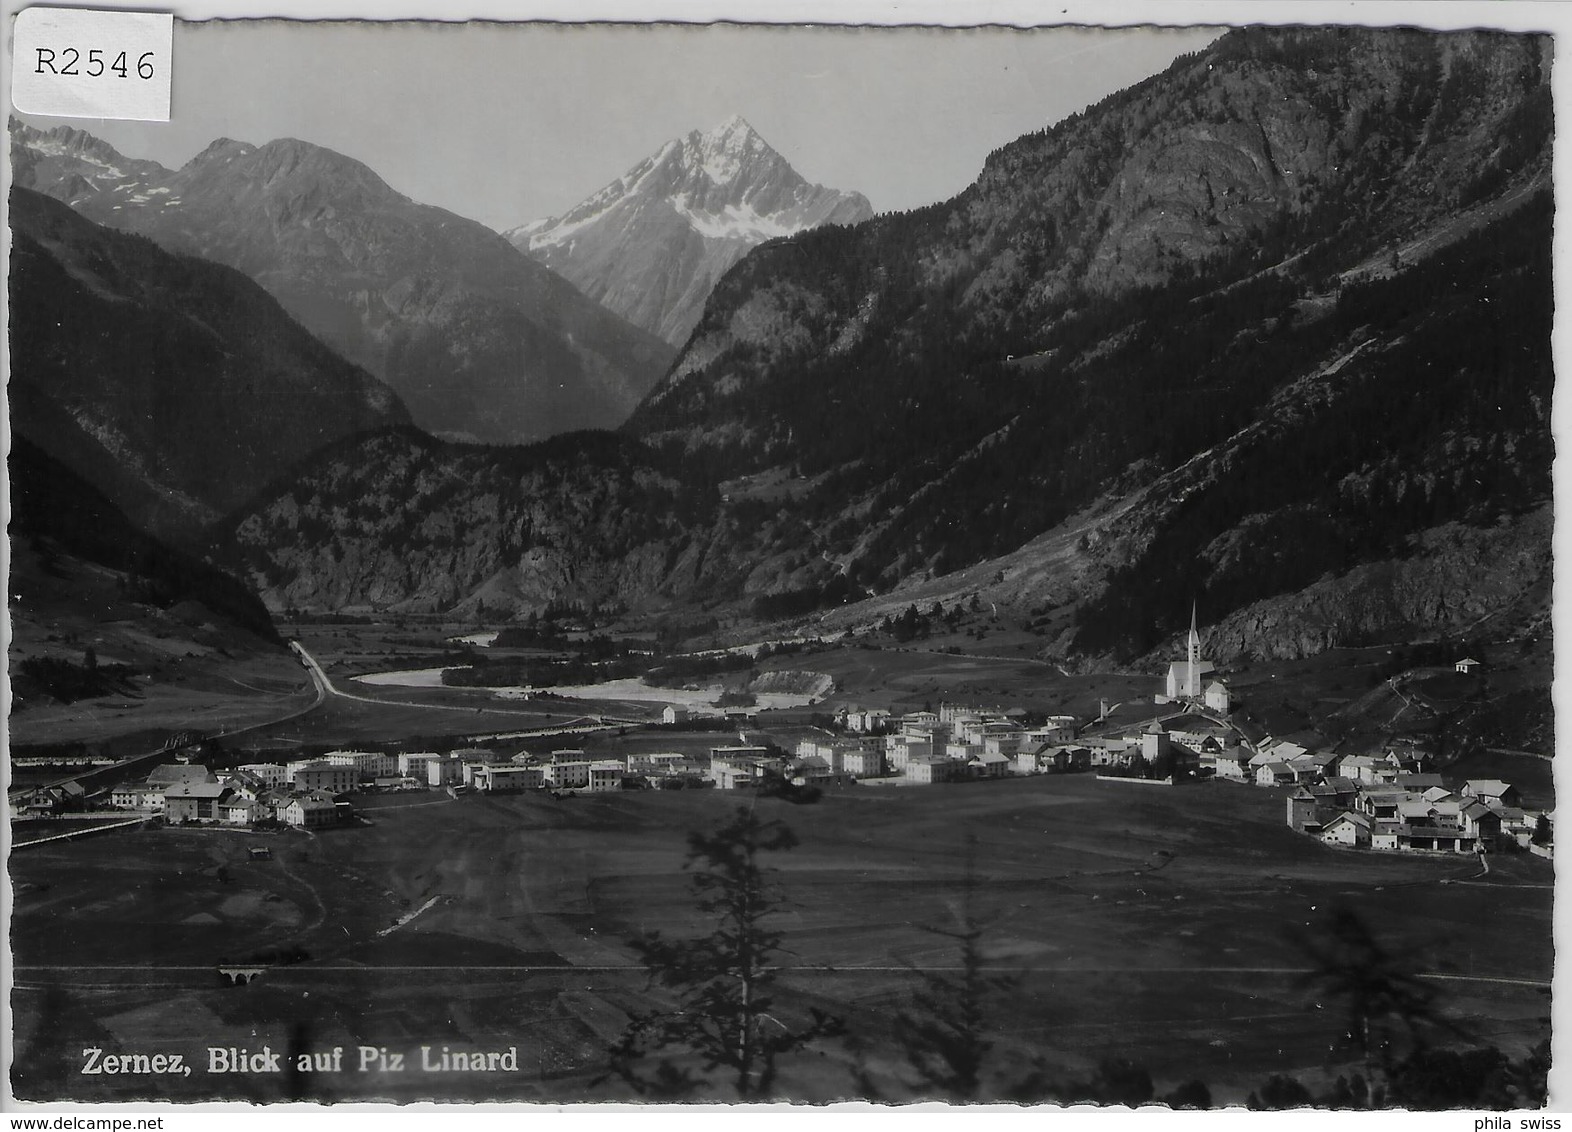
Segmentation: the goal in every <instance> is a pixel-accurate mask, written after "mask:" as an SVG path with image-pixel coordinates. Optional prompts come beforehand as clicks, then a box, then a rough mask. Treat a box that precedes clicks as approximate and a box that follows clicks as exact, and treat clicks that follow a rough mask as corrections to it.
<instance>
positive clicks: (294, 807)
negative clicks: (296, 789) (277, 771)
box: [279, 790, 339, 829]
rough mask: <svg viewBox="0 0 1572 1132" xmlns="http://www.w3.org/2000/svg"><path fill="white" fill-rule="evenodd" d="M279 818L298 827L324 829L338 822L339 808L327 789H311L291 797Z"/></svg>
mask: <svg viewBox="0 0 1572 1132" xmlns="http://www.w3.org/2000/svg"><path fill="white" fill-rule="evenodd" d="M279 820H280V821H282V822H284V823H285V824H287V825H292V826H294V827H295V828H296V829H324V828H327V827H328V826H333V825H337V824H338V820H339V809H338V806H337V804H336V803H335V802H334V801H333V797H332V795H331V794H329V793H328V792H327V791H325V790H311V791H307V792H305V793H302V794H296V795H295V796H293V797H292V798H290V799H289V801H288V802H287V803H285V805H284V808H283V810H282V812H281V813H280V814H279Z"/></svg>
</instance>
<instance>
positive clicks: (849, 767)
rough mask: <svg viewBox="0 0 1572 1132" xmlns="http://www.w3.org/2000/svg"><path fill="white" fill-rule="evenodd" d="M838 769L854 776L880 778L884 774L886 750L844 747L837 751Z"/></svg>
mask: <svg viewBox="0 0 1572 1132" xmlns="http://www.w3.org/2000/svg"><path fill="white" fill-rule="evenodd" d="M835 755H836V759H837V763H836V769H837V770H839V771H840V773H842V774H849V775H851V776H852V777H853V778H879V777H881V776H882V775H883V774H884V752H883V751H880V750H875V749H873V748H869V747H844V748H839V749H837V751H836V752H835Z"/></svg>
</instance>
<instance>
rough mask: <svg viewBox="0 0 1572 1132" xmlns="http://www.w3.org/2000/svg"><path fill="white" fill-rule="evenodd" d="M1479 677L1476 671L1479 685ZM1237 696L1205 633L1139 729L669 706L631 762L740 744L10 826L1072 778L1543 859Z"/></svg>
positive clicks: (357, 779)
mask: <svg viewBox="0 0 1572 1132" xmlns="http://www.w3.org/2000/svg"><path fill="white" fill-rule="evenodd" d="M1478 664H1479V662H1478V661H1475V660H1473V659H1471V658H1463V659H1461V660H1459V661H1458V662H1457V665H1456V667H1457V671H1458V672H1459V673H1463V674H1465V675H1466V674H1468V673H1470V672H1472V670H1473V669H1474V668H1475V667H1477V666H1478ZM1234 699H1235V698H1234V695H1233V693H1232V692H1231V690H1230V688H1229V687H1228V685H1227V683H1226V682H1225V681H1224V680H1223V679H1222V678H1221V676H1220V675H1218V674H1217V672H1216V670H1215V667H1214V666H1213V665H1212V664H1211V662H1209V661H1207V660H1206V659H1204V658H1203V657H1202V655H1201V638H1200V634H1199V632H1198V631H1197V629H1196V626H1195V623H1194V619H1193V616H1192V623H1191V628H1190V632H1189V634H1188V637H1187V641H1186V655H1185V657H1184V659H1182V660H1176V661H1174V662H1172V663H1171V664H1170V665H1169V667H1168V671H1167V673H1166V675H1165V678H1164V681H1163V685H1162V689H1161V691H1159V692H1157V693H1156V694H1155V695H1154V697H1153V700H1154V703H1153V707H1154V708H1155V709H1156V711H1155V713H1153V714H1150V715H1147V716H1145V717H1144V718H1142V719H1140V720H1138V721H1135V722H1129V721H1126V722H1119V723H1115V722H1113V721H1112V720H1110V719H1109V718H1108V717H1109V711H1108V709H1107V705H1106V703H1105V704H1104V710H1103V711H1102V712H1101V713H1100V714H1099V716H1098V718H1096V719H1092V720H1088V721H1085V722H1082V721H1079V720H1077V719H1076V718H1075V717H1073V716H1070V715H1047V714H1041V713H1039V714H1037V715H1035V716H1028V714H1027V713H1025V712H1023V711H1021V710H1019V709H1014V710H998V709H985V708H982V707H976V706H968V705H963V704H954V703H941V704H939V705H938V706H937V709H936V710H930V709H927V708H924V709H923V710H917V711H910V712H906V713H903V714H899V715H897V714H893V713H891V712H890V711H888V710H885V709H867V710H865V709H861V708H858V707H854V706H842V707H841V708H840V709H839V710H838V711H837V712H836V713H835V714H834V715H833V716H832V717H830V718H828V719H825V718H824V717H822V716H821V717H819V724H820V725H819V726H815V727H812V728H809V729H808V730H809V731H810V732H811V733H810V734H807V735H805V736H803V737H800V738H797V739H796V741H795V743H794V745H793V746H792V747H791V748H790V749H787V748H785V747H783V746H782V745H778V744H777V743H776V742H773V741H771V740H770V739H769V738H766V737H764V733H761V732H757V731H756V732H755V738H754V739H753V740H750V739H749V736H748V732H747V731H745V730H744V728H753V727H754V726H755V725H756V723H757V717H756V716H755V715H754V714H753V713H752V712H751V711H744V710H739V709H735V708H732V709H728V710H725V711H722V712H714V713H711V714H713V715H714V716H715V717H716V718H703V717H704V715H705V713H704V711H703V710H702V709H695V708H684V707H677V706H668V707H666V708H665V709H664V712H663V713H662V715H661V717H660V723H659V725H658V726H656V727H651V728H650V729H648V730H645V729H640V730H637V731H634V732H633V735H632V737H630V738H628V739H627V740H626V741H625V742H624V743H623V746H625V747H629V746H639V747H645V746H646V743H645V742H644V740H645V738H646V737H649V736H652V735H653V733H654V732H657V731H667V732H669V731H672V730H676V731H682V730H683V729H684V728H685V727H686V726H688V725H693V726H701V725H703V724H709V725H714V724H717V723H720V724H722V725H724V726H727V727H731V726H735V727H736V729H737V731H736V739H735V741H734V742H726V743H719V744H714V745H710V744H709V743H705V744H702V745H701V746H700V747H699V748H697V749H695V748H693V746H692V744H689V745H688V749H687V750H683V751H678V750H660V749H658V743H655V742H650V743H649V744H648V747H649V748H651V749H641V750H618V751H616V752H615V753H613V752H609V751H604V750H602V751H597V752H596V753H594V754H590V753H587V752H586V751H585V750H582V749H578V748H559V749H553V750H550V751H544V752H541V751H535V752H531V751H528V750H526V751H520V752H517V753H508V752H506V751H501V750H497V749H494V748H488V747H466V748H460V749H453V750H448V751H434V750H433V751H386V750H371V751H368V750H334V751H327V752H324V753H322V754H319V755H316V756H314V757H307V758H296V759H292V760H283V761H276V762H274V761H253V762H246V763H242V764H239V765H235V766H230V767H218V768H214V767H209V766H207V765H203V762H202V761H201V760H200V759H193V758H191V756H190V755H189V754H185V755H182V756H181V757H180V758H179V759H177V760H172V761H168V762H162V763H160V764H159V765H157V766H155V767H154V768H153V769H152V771H151V772H150V773H149V774H147V776H146V777H145V778H143V779H141V780H140V781H135V782H129V783H123V784H121V785H118V786H114V787H112V788H111V787H100V788H99V790H98V792H97V793H96V794H90V793H88V792H87V791H85V790H84V789H83V788H82V787H81V786H80V785H78V784H76V783H70V782H68V783H64V784H61V785H56V786H53V787H50V788H48V789H43V790H38V791H33V792H30V793H26V794H19V795H13V797H12V800H11V802H12V805H11V808H12V812H13V817H18V818H21V817H31V818H42V817H50V816H59V817H67V816H76V817H87V816H104V815H107V814H121V815H124V816H126V817H128V818H129V817H133V816H136V817H142V818H153V819H158V820H159V821H162V822H164V823H167V824H174V825H181V826H204V825H205V826H216V827H228V828H269V827H291V828H296V829H304V830H313V831H314V830H322V829H327V828H333V827H341V826H347V825H352V824H354V822H355V820H356V819H355V804H354V803H355V800H356V798H357V797H365V796H368V795H374V794H380V793H387V792H390V791H393V792H399V791H438V792H442V793H444V794H446V795H448V796H450V797H454V798H457V797H459V796H461V795H462V794H466V793H475V794H499V793H522V792H543V793H548V794H550V795H551V796H554V797H557V798H566V797H571V796H572V795H575V794H580V793H587V794H596V793H604V792H608V791H620V790H648V789H661V790H671V789H690V790H691V789H715V790H723V791H758V792H764V793H782V794H785V795H786V796H788V797H793V798H796V799H801V798H804V797H812V796H814V795H815V793H816V792H817V791H819V790H822V789H823V788H825V787H829V786H836V785H840V786H853V785H855V786H860V787H864V788H874V787H890V786H895V787H906V786H939V785H955V784H960V783H967V782H977V781H985V780H1002V779H1009V778H1020V777H1025V776H1035V775H1055V774H1078V773H1086V774H1091V775H1093V776H1095V778H1096V779H1097V780H1099V781H1104V782H1108V783H1110V784H1111V785H1110V787H1109V788H1110V789H1124V788H1127V787H1149V786H1159V787H1180V788H1186V787H1192V786H1194V785H1197V784H1206V783H1215V784H1220V785H1221V784H1233V785H1239V786H1250V787H1255V788H1262V789H1275V790H1280V791H1282V792H1283V794H1284V800H1285V820H1286V822H1287V824H1288V826H1289V827H1290V828H1292V829H1293V830H1294V831H1295V832H1297V833H1300V834H1303V835H1305V836H1306V837H1310V838H1314V839H1316V840H1318V841H1320V842H1322V843H1325V844H1327V845H1331V846H1339V847H1346V848H1356V849H1369V850H1386V851H1392V852H1407V853H1441V854H1466V853H1476V854H1477V853H1485V852H1492V851H1499V850H1514V851H1516V850H1526V851H1531V852H1534V853H1537V854H1539V855H1541V856H1549V855H1550V852H1551V849H1550V844H1551V835H1552V822H1553V814H1552V813H1549V812H1545V811H1536V810H1533V809H1529V808H1526V807H1525V806H1524V805H1523V800H1522V798H1521V795H1520V792H1519V791H1518V789H1517V788H1515V787H1514V786H1513V785H1512V784H1511V783H1508V782H1504V781H1501V780H1499V779H1494V778H1474V779H1465V780H1462V781H1458V782H1448V781H1447V780H1446V779H1445V778H1444V777H1443V776H1442V775H1441V774H1439V773H1436V772H1435V771H1434V770H1427V766H1428V765H1431V764H1433V761H1434V760H1433V758H1432V756H1431V754H1430V752H1428V751H1427V750H1426V749H1425V748H1424V747H1423V746H1422V745H1420V744H1418V743H1416V742H1415V741H1413V740H1412V739H1410V738H1407V737H1394V738H1389V739H1387V740H1385V741H1383V742H1380V743H1377V744H1374V745H1372V744H1364V745H1362V746H1360V747H1359V748H1358V749H1352V750H1342V751H1339V750H1335V749H1333V748H1334V746H1336V745H1335V744H1329V743H1327V742H1326V741H1325V740H1324V739H1323V738H1322V737H1320V736H1318V735H1316V734H1314V733H1309V732H1293V733H1288V734H1284V735H1273V734H1270V733H1268V732H1266V731H1265V730H1264V729H1262V728H1261V727H1260V726H1258V725H1256V724H1254V723H1253V721H1251V720H1249V719H1248V717H1245V716H1242V715H1241V714H1240V713H1239V712H1237V711H1236V708H1237V707H1238V705H1237V704H1236V703H1235V702H1234Z"/></svg>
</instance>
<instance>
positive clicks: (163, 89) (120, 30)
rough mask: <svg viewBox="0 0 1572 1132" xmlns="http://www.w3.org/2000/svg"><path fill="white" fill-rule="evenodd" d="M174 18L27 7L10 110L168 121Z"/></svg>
mask: <svg viewBox="0 0 1572 1132" xmlns="http://www.w3.org/2000/svg"><path fill="white" fill-rule="evenodd" d="M173 39H174V17H173V16H172V15H170V14H169V13H167V12H90V11H86V10H84V9H81V8H27V9H24V10H23V11H21V12H18V13H17V15H16V22H15V24H14V25H13V27H12V36H11V43H12V45H13V46H12V52H13V53H12V56H11V105H12V106H14V107H15V108H16V109H17V110H20V111H21V112H22V113H24V114H48V115H54V116H57V117H67V118H129V119H132V120H135V121H138V122H167V121H169V86H170V83H169V77H170V60H171V59H172V57H173V56H172V52H171V44H172V42H173Z"/></svg>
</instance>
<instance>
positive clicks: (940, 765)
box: [901, 755, 967, 786]
mask: <svg viewBox="0 0 1572 1132" xmlns="http://www.w3.org/2000/svg"><path fill="white" fill-rule="evenodd" d="M901 773H902V777H904V778H905V779H906V781H907V782H909V783H911V784H913V785H916V786H931V785H933V784H934V783H938V782H953V781H955V780H956V779H957V778H963V777H965V776H966V774H967V770H966V766H965V764H964V763H960V762H957V761H956V760H955V759H948V758H945V757H944V756H943V755H938V756H934V755H929V756H927V757H924V758H919V759H915V760H913V761H912V762H910V763H908V764H907V765H906V767H905V769H904V770H903V771H902V772H901Z"/></svg>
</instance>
